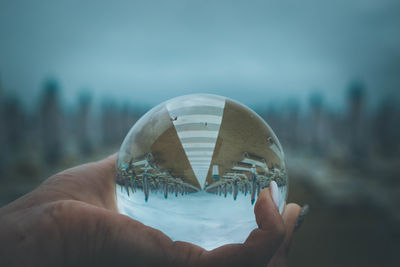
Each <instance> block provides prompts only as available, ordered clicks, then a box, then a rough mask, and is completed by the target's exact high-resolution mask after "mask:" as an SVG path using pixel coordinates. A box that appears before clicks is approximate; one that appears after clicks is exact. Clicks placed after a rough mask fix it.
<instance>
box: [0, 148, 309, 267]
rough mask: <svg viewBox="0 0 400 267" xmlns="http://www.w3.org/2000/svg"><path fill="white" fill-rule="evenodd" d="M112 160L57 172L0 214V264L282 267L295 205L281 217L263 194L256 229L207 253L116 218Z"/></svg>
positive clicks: (257, 206)
mask: <svg viewBox="0 0 400 267" xmlns="http://www.w3.org/2000/svg"><path fill="white" fill-rule="evenodd" d="M115 161H116V156H115V155H113V156H111V157H109V158H107V159H105V160H102V161H99V162H93V163H88V164H84V165H81V166H78V167H75V168H72V169H68V170H65V171H63V172H60V173H58V174H56V175H54V176H53V177H51V178H49V179H48V180H47V181H45V182H44V183H43V184H42V185H40V186H39V187H38V188H37V189H36V190H34V191H32V192H30V193H29V194H27V195H25V196H23V197H21V198H19V199H18V200H16V201H14V202H12V203H10V204H9V205H7V206H5V207H3V208H1V209H0V240H1V246H0V265H1V266H112V265H113V266H161V265H162V266H218V267H220V266H267V265H268V266H270V267H273V266H285V261H286V258H287V253H288V249H289V245H290V241H291V237H292V233H293V229H294V227H295V224H296V221H297V220H298V217H299V213H300V210H301V209H300V207H299V206H298V205H297V204H289V205H287V206H286V208H285V212H284V214H283V216H281V215H280V214H279V212H278V209H277V208H276V206H275V204H274V202H273V201H272V198H271V195H270V192H269V190H267V189H265V190H263V191H262V192H261V193H260V195H259V197H258V200H257V202H256V204H255V206H254V212H255V216H256V221H257V224H258V229H255V230H254V231H252V232H251V233H250V235H249V237H248V238H247V240H246V241H245V242H244V243H243V244H229V245H225V246H222V247H219V248H216V249H214V250H211V251H206V250H204V249H203V248H201V247H198V246H196V245H193V244H190V243H186V242H180V241H175V242H174V241H172V240H171V239H170V238H169V237H167V236H166V235H165V234H163V233H162V232H160V231H158V230H156V229H154V228H151V227H148V226H146V225H143V224H142V223H140V222H138V221H135V220H133V219H131V218H129V217H127V216H125V215H122V214H119V213H118V211H117V206H116V199H115V182H114V174H115Z"/></svg>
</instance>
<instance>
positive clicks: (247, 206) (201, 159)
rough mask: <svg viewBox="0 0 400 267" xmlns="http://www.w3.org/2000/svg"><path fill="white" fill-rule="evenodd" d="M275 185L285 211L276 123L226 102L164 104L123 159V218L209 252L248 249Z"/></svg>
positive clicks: (139, 128)
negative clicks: (258, 205)
mask: <svg viewBox="0 0 400 267" xmlns="http://www.w3.org/2000/svg"><path fill="white" fill-rule="evenodd" d="M271 181H275V182H276V184H277V185H278V192H279V197H278V199H279V201H278V202H279V204H278V208H279V211H280V212H281V213H282V211H283V208H284V206H285V201H286V196H287V184H288V178H287V173H286V168H285V162H284V153H283V150H282V147H281V145H280V143H279V140H278V138H277V137H276V135H275V134H274V132H273V131H272V129H271V128H270V127H269V125H268V124H267V123H266V122H265V121H264V120H263V119H262V118H261V117H260V116H259V115H257V114H256V113H255V112H254V111H252V110H251V109H250V108H248V107H246V106H245V105H243V104H240V103H238V102H236V101H234V100H231V99H229V98H226V97H222V96H217V95H208V94H195V95H186V96H180V97H176V98H173V99H171V100H168V101H166V102H164V103H161V104H159V105H158V106H156V107H154V108H153V109H151V110H150V111H148V112H147V113H146V114H145V115H144V116H143V117H141V118H140V119H139V120H138V121H137V122H136V123H135V124H134V125H133V127H132V128H131V129H130V131H129V133H128V134H127V136H126V137H125V139H124V141H123V143H122V146H121V149H120V151H119V154H118V159H117V171H116V196H117V204H118V209H119V211H120V212H121V213H122V214H126V215H128V216H130V217H131V218H133V219H135V220H138V221H140V222H142V223H143V224H145V225H148V226H150V227H153V228H156V229H158V230H160V231H162V232H163V233H164V234H166V235H168V236H169V237H170V238H171V239H172V240H174V241H176V240H179V241H186V242H190V243H193V244H196V245H198V246H201V247H203V248H205V249H213V248H216V247H219V246H221V245H225V244H227V243H242V242H244V241H245V240H246V238H247V236H248V235H249V233H250V232H251V231H252V230H254V229H255V228H257V223H256V221H255V215H254V211H253V210H254V205H253V204H254V202H255V201H256V199H257V196H258V194H259V193H260V191H261V190H262V189H264V188H267V187H269V186H270V182H271Z"/></svg>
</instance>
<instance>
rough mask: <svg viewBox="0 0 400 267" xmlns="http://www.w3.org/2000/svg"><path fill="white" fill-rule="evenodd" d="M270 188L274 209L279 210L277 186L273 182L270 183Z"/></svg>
mask: <svg viewBox="0 0 400 267" xmlns="http://www.w3.org/2000/svg"><path fill="white" fill-rule="evenodd" d="M270 187H271V196H272V200H273V201H274V203H275V205H276V207H277V208H278V209H279V190H278V185H277V184H276V182H275V181H271V184H270Z"/></svg>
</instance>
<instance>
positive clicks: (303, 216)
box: [294, 204, 310, 231]
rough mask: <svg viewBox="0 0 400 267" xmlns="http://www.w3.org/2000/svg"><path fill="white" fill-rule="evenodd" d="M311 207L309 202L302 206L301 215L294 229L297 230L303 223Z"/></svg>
mask: <svg viewBox="0 0 400 267" xmlns="http://www.w3.org/2000/svg"><path fill="white" fill-rule="evenodd" d="M309 209H310V207H309V206H308V205H307V204H306V205H304V206H303V207H302V208H301V211H300V214H299V217H298V218H297V221H296V224H295V225H294V231H297V230H298V229H299V228H300V226H301V225H302V224H303V222H304V218H305V217H306V215H307V214H308V211H309Z"/></svg>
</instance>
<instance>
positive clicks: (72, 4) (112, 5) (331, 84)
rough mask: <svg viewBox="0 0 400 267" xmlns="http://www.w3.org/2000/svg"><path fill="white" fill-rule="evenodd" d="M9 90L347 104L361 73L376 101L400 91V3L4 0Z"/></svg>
mask: <svg viewBox="0 0 400 267" xmlns="http://www.w3.org/2000/svg"><path fill="white" fill-rule="evenodd" d="M0 77H1V82H2V87H3V88H4V89H3V90H5V91H7V92H13V93H15V94H17V95H20V96H23V98H24V99H25V101H26V102H27V103H34V102H35V100H36V99H37V98H38V96H39V93H40V90H41V89H42V86H43V81H44V79H45V78H46V77H55V78H56V79H58V80H59V82H60V85H61V89H62V96H63V98H64V99H65V101H66V102H68V101H69V102H72V101H75V100H76V98H77V96H78V95H79V93H80V92H81V91H82V90H92V91H93V94H94V96H95V98H96V99H99V100H101V99H107V98H115V99H117V100H118V101H127V102H132V103H140V104H146V105H155V104H157V103H160V102H162V101H164V100H167V99H170V98H172V97H175V96H179V95H183V94H190V93H214V94H219V95H224V96H227V97H230V98H233V99H236V100H239V101H241V102H243V103H245V104H248V105H259V104H274V103H280V102H284V101H286V100H287V99H291V100H293V99H298V100H300V101H303V102H304V101H307V99H308V98H309V94H310V93H311V92H315V91H319V92H321V94H322V95H323V97H324V99H325V101H326V102H327V103H330V104H332V105H336V106H340V105H343V102H344V97H345V95H344V93H345V90H346V88H347V87H348V85H349V84H350V83H351V82H352V81H354V80H360V81H362V82H363V83H364V84H365V85H366V87H367V92H368V95H369V97H370V99H379V98H381V97H382V95H395V96H396V97H397V96H399V94H400V1H398V0H335V1H321V0H302V1H298V0H285V1H282V0H279V1H278V0H276V1H275V0H269V1H266V0H265V1H241V0H235V1H219V0H214V1H192V0H186V1H183V0H169V1H161V0H157V1H153V0H146V1H106V0H97V1H93V0H90V1H89V0H87V1H76V0H68V1H56V0H41V1H40V0H38V1H30V0H20V1H15V0H0Z"/></svg>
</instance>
